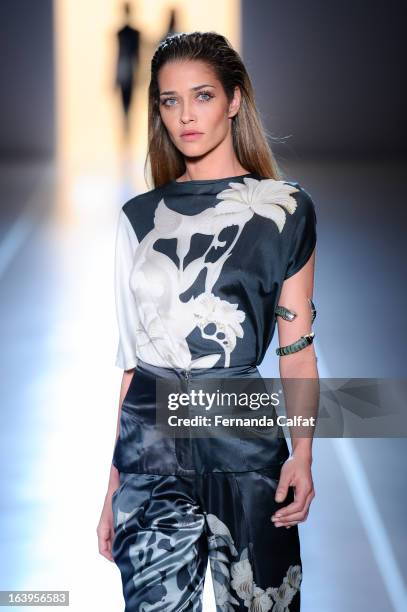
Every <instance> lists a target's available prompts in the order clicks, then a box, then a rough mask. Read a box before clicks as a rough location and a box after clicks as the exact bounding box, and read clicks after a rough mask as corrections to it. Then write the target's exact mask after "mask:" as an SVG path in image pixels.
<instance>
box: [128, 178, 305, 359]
mask: <svg viewBox="0 0 407 612" xmlns="http://www.w3.org/2000/svg"><path fill="white" fill-rule="evenodd" d="M296 191H299V190H298V189H297V188H296V187H294V186H292V185H290V184H287V183H284V181H277V180H274V179H262V180H256V179H253V178H248V177H245V178H244V182H243V183H239V182H230V183H229V188H227V189H224V190H223V191H221V192H220V193H218V194H217V196H216V197H217V198H218V199H219V200H221V201H220V202H218V203H217V204H216V205H215V206H213V207H209V208H207V209H206V210H204V211H203V212H201V213H199V214H195V215H183V214H181V213H178V212H176V211H174V210H171V209H170V208H168V207H167V206H166V204H165V201H164V199H163V198H162V199H161V200H160V202H159V204H158V206H157V208H156V210H155V213H154V227H153V229H151V230H150V231H149V232H148V233H147V234H146V235H145V237H144V238H143V240H142V241H141V242H140V243H139V245H138V247H137V249H136V251H135V255H134V261H133V268H132V272H131V276H130V288H131V291H132V293H133V295H134V298H135V307H136V311H137V321H138V325H137V330H136V343H137V355H138V356H139V357H140V358H141V359H143V360H144V361H146V362H148V363H151V364H153V365H158V366H160V365H170V366H171V367H180V368H193V367H212V366H214V365H215V364H216V363H217V362H218V361H219V360H220V359H221V357H222V353H223V355H224V366H225V367H229V366H230V364H231V354H232V353H233V351H234V350H235V348H236V346H237V340H238V339H243V338H244V327H243V326H242V325H241V323H243V322H244V321H245V319H246V313H245V312H244V311H243V310H242V309H241V308H240V307H239V304H237V303H230V302H228V301H227V300H224V299H221V298H220V297H219V296H217V295H216V291H215V290H214V286H215V284H216V282H217V281H218V279H219V278H220V276H221V273H222V268H223V266H224V264H225V262H226V261H227V259H228V258H229V257H230V256H231V255H232V252H233V249H234V247H235V245H236V243H237V242H238V240H239V237H240V235H241V233H242V231H243V229H244V227H245V225H246V223H247V222H248V221H250V219H252V217H253V215H254V214H258V215H261V216H262V217H266V218H268V219H270V220H272V221H274V222H275V223H276V225H277V227H278V230H279V232H281V231H282V229H283V227H284V224H285V220H286V213H290V214H292V213H293V212H294V211H295V210H296V207H297V202H296V200H295V198H294V197H292V194H293V193H295V192H296ZM230 226H237V232H236V234H235V236H234V238H233V239H232V240H231V241H230V244H228V243H227V241H224V240H220V238H219V235H220V233H221V232H222V231H223V230H224V229H225V228H227V227H230ZM197 233H199V234H202V235H204V236H209V237H210V238H211V239H210V241H209V244H208V246H207V248H206V250H205V252H204V253H203V254H201V255H199V256H198V257H196V258H195V259H193V260H192V261H189V262H188V263H187V265H185V260H186V258H187V256H188V254H189V253H190V250H191V242H192V238H193V236H194V235H196V234H197ZM160 239H161V240H174V239H175V240H176V248H175V250H176V255H177V258H178V262H177V263H175V262H174V261H173V260H172V259H171V258H170V257H169V256H168V255H166V254H165V253H163V252H160V251H158V250H157V249H155V248H154V246H155V243H156V242H157V240H160ZM218 249H219V254H218V257H217V259H216V260H213V257H211V258H210V260H208V261H207V260H206V259H207V255H208V253H209V251H211V254H212V253H215V255H216V253H217V252H218ZM202 274H203V276H202V279H203V282H204V290H203V292H201V294H199V295H196V296H195V297H191V298H190V299H189V300H188V301H185V300H182V299H181V297H180V296H182V294H183V293H185V292H187V291H188V290H190V289H191V288H192V287H193V286H194V284H195V282H196V281H197V279H198V277H199V276H200V275H202ZM209 323H213V324H214V326H215V331H214V332H213V333H208V331H207V329H206V328H207V327H208V324H209ZM195 329H198V330H199V331H200V334H201V336H202V338H203V339H205V340H212V341H213V342H215V343H217V344H218V345H219V346H220V348H221V352H219V353H214V352H212V353H209V354H208V355H203V356H200V357H199V358H197V359H196V360H194V359H193V358H192V355H191V352H190V348H189V345H188V342H187V337H188V336H189V334H190V333H192V332H193V331H194V330H195Z"/></svg>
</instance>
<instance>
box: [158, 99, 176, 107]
mask: <svg viewBox="0 0 407 612" xmlns="http://www.w3.org/2000/svg"><path fill="white" fill-rule="evenodd" d="M171 101H175V98H166V99H165V100H162V102H161V104H164V106H174V105H173V104H167V102H171Z"/></svg>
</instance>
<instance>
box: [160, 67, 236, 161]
mask: <svg viewBox="0 0 407 612" xmlns="http://www.w3.org/2000/svg"><path fill="white" fill-rule="evenodd" d="M158 86H159V92H160V114H161V118H162V121H163V123H164V125H165V127H166V128H167V130H168V134H169V136H170V138H171V140H172V142H173V143H174V145H175V146H176V147H177V148H178V149H179V150H180V152H181V153H182V154H183V155H185V156H187V157H195V156H200V155H204V154H206V153H208V151H210V150H212V149H213V148H214V147H216V146H217V145H218V144H219V143H220V142H222V141H223V140H224V139H225V138H226V137H227V136H228V135H229V134H230V128H231V126H230V124H231V120H232V119H231V118H232V117H233V116H234V115H235V114H236V113H237V111H238V110H239V104H240V90H239V88H238V87H236V88H235V94H234V98H233V100H232V101H231V103H230V104H229V103H228V101H227V98H226V94H225V92H224V90H223V87H222V84H221V83H220V81H218V79H217V78H216V76H215V74H214V72H213V70H212V68H211V67H210V66H209V65H208V64H206V63H205V62H202V61H200V60H188V61H173V62H167V63H166V64H164V66H163V67H162V68H161V69H160V71H159V74H158ZM186 131H188V132H194V134H191V135H189V136H188V135H186V134H184V135H183V132H186Z"/></svg>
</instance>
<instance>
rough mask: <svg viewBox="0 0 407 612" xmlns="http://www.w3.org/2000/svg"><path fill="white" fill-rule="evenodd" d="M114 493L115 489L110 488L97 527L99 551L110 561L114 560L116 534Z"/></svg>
mask: <svg viewBox="0 0 407 612" xmlns="http://www.w3.org/2000/svg"><path fill="white" fill-rule="evenodd" d="M113 493H114V491H113V490H112V489H110V488H109V489H108V491H107V493H106V496H105V502H104V504H103V509H102V513H101V515H100V520H99V524H98V526H97V528H96V533H97V536H98V545H99V552H100V554H101V555H103V556H104V557H106V559H109V561H114V559H113V557H112V541H113V536H114V528H113V511H112V495H113Z"/></svg>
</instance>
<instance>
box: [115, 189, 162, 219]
mask: <svg viewBox="0 0 407 612" xmlns="http://www.w3.org/2000/svg"><path fill="white" fill-rule="evenodd" d="M164 193H165V185H163V186H161V187H155V188H153V189H150V190H148V191H144V192H143V193H138V194H137V195H135V196H132V197H131V198H130V199H128V200H126V201H125V203H124V204H123V206H122V210H123V211H124V212H125V213H126V214H127V215H129V214H130V213H131V212H132V211H134V210H135V209H137V208H141V207H142V208H144V207H145V206H148V204H150V203H151V202H156V201H157V198H160V197H161V196H162V195H163V194H164Z"/></svg>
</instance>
